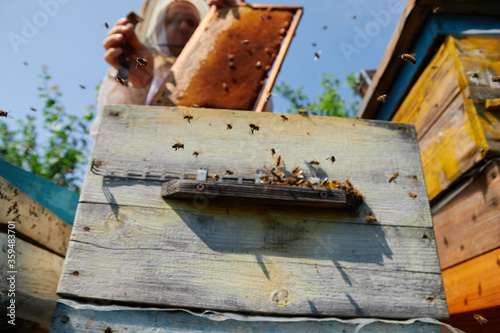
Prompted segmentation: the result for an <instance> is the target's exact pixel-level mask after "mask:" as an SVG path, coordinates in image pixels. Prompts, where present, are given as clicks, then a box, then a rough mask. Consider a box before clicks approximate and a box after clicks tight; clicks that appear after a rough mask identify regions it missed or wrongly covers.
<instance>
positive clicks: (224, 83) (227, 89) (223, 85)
mask: <svg viewBox="0 0 500 333" xmlns="http://www.w3.org/2000/svg"><path fill="white" fill-rule="evenodd" d="M222 89H223V90H225V91H229V88H228V86H227V83H226V82H222Z"/></svg>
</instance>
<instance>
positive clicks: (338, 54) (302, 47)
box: [0, 0, 406, 128]
mask: <svg viewBox="0 0 500 333" xmlns="http://www.w3.org/2000/svg"><path fill="white" fill-rule="evenodd" d="M246 2H248V3H260V4H280V5H300V6H303V7H304V13H303V16H302V19H301V21H300V23H299V26H298V28H297V31H296V36H295V38H294V39H293V40H292V44H291V46H290V48H289V50H288V53H287V56H286V58H285V61H284V63H283V65H282V67H281V71H280V74H279V75H278V79H277V81H276V84H279V83H281V82H285V83H286V84H288V85H290V86H292V87H294V88H298V87H300V86H302V87H304V92H305V93H306V94H307V95H308V96H310V97H311V98H313V97H314V96H317V95H318V94H319V92H320V91H321V88H320V73H334V75H335V77H336V78H339V79H341V80H342V81H344V82H345V81H346V79H345V77H346V74H348V73H350V72H359V71H360V70H361V69H376V68H377V67H378V65H379V63H380V61H381V59H382V56H383V54H384V52H385V49H386V47H387V44H388V43H389V40H390V38H391V36H392V33H393V31H394V29H395V27H396V25H397V23H398V21H399V18H400V16H401V13H402V11H403V9H404V6H405V5H406V0H343V1H339V0H308V1H307V0H259V1H255V2H254V1H246ZM142 4H143V1H140V0H100V1H95V0H88V1H76V0H23V1H3V2H2V4H1V5H0V8H1V10H0V51H1V52H0V66H1V67H0V68H1V73H2V75H1V77H2V79H1V80H0V109H1V110H5V111H7V112H9V113H10V115H11V116H12V117H8V118H1V121H6V122H8V125H9V126H12V127H13V128H15V127H16V124H15V123H16V119H23V118H24V117H25V115H26V114H30V115H32V116H36V111H35V112H34V111H31V110H30V108H35V109H42V99H40V98H39V97H38V90H37V87H38V86H39V84H40V83H41V81H40V78H38V75H39V74H40V73H41V70H42V69H41V68H42V66H43V65H47V66H48V68H49V73H50V75H51V76H52V78H53V79H52V81H51V83H52V84H54V85H58V86H59V88H60V90H61V92H62V93H63V97H62V99H61V101H62V104H63V105H64V106H65V108H66V110H67V111H68V112H69V113H72V114H76V115H83V114H84V113H85V109H84V107H85V106H87V105H88V104H91V103H95V100H96V96H95V92H94V90H93V89H92V88H93V87H95V86H96V85H97V84H99V83H100V81H101V80H102V78H103V77H104V73H105V71H106V69H107V68H108V67H109V66H108V64H107V63H106V62H105V61H104V58H103V55H104V48H103V46H102V41H103V40H104V38H105V37H106V33H107V29H106V28H105V26H104V23H105V22H107V23H108V24H109V25H110V26H112V25H113V24H114V23H115V22H116V21H117V20H118V19H119V18H121V17H124V16H126V15H127V13H128V12H130V11H131V10H133V11H135V12H139V10H140V8H141V6H142ZM324 26H326V29H325V28H324ZM313 43H315V44H316V46H313ZM318 51H321V53H320V58H319V59H318V60H316V61H315V60H314V58H315V56H314V53H315V52H318ZM25 62H26V63H27V65H26V64H24V63H25ZM80 85H84V86H86V87H87V89H81V88H80ZM341 93H342V95H343V96H344V97H345V98H346V99H351V98H352V95H351V94H350V91H349V89H348V88H343V89H342V90H341ZM273 102H274V112H278V113H285V112H286V110H287V107H288V103H287V102H286V101H285V100H284V99H283V98H281V97H280V96H274V97H273ZM38 118H41V116H39V117H38Z"/></svg>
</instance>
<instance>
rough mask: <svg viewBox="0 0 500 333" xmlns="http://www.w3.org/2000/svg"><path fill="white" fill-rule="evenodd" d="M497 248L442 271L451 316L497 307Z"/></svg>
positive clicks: (499, 284)
mask: <svg viewBox="0 0 500 333" xmlns="http://www.w3.org/2000/svg"><path fill="white" fill-rule="evenodd" d="M499 274H500V249H496V250H493V251H491V252H488V253H485V254H483V255H481V256H479V257H476V258H474V259H471V260H468V261H466V262H464V263H462V264H459V265H456V266H453V267H451V268H448V269H446V270H444V271H443V281H444V288H445V291H446V299H447V300H448V307H449V311H450V314H451V313H453V314H456V313H462V312H469V311H479V310H482V309H486V308H493V307H498V306H500V280H499V279H498V276H499Z"/></svg>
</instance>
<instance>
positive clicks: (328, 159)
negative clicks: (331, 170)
mask: <svg viewBox="0 0 500 333" xmlns="http://www.w3.org/2000/svg"><path fill="white" fill-rule="evenodd" d="M326 160H327V161H331V162H332V164H333V163H334V162H335V156H333V155H332V156H330V157H327V158H326Z"/></svg>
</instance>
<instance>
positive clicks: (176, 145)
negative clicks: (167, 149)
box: [172, 142, 184, 150]
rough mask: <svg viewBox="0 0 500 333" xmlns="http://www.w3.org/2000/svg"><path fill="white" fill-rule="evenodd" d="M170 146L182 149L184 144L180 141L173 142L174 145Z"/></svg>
mask: <svg viewBox="0 0 500 333" xmlns="http://www.w3.org/2000/svg"><path fill="white" fill-rule="evenodd" d="M172 148H174V149H175V150H177V149H181V148H182V149H183V150H184V144H183V143H180V142H176V143H174V145H173V146H172Z"/></svg>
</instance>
